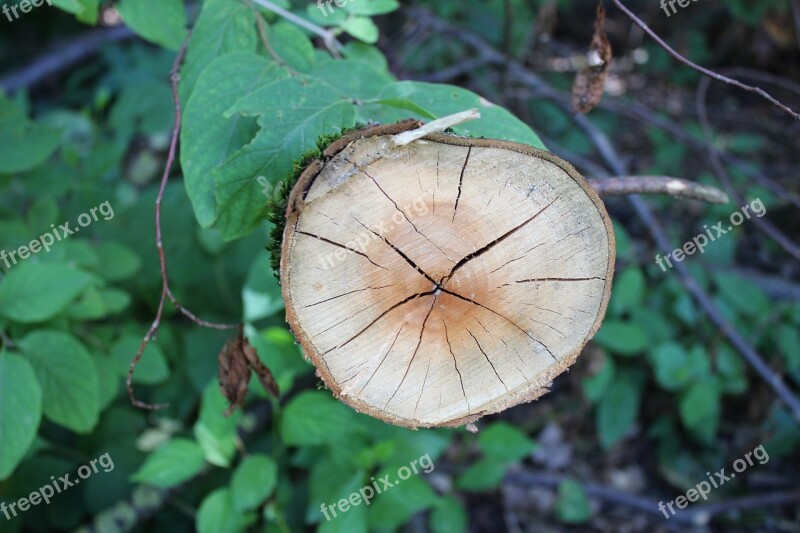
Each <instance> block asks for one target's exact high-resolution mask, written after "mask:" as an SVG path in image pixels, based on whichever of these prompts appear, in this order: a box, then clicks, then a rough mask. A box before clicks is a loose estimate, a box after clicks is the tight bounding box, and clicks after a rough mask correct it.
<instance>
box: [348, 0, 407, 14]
mask: <svg viewBox="0 0 800 533" xmlns="http://www.w3.org/2000/svg"><path fill="white" fill-rule="evenodd" d="M344 7H345V9H346V10H347V11H349V12H350V13H352V14H354V15H363V16H365V17H374V16H375V15H385V14H386V13H391V12H392V11H395V10H397V9H398V8H399V7H400V3H399V2H397V0H351V1H350V2H348V3H347V4H346V5H345V6H344Z"/></svg>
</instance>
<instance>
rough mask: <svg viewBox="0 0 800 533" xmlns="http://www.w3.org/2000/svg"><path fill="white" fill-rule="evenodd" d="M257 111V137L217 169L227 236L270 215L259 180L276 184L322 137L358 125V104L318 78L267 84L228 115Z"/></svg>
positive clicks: (243, 231) (221, 222) (248, 228)
mask: <svg viewBox="0 0 800 533" xmlns="http://www.w3.org/2000/svg"><path fill="white" fill-rule="evenodd" d="M235 113H241V114H243V115H246V116H251V115H253V116H254V115H258V116H259V119H258V123H259V125H260V126H261V130H260V131H259V132H258V134H257V135H256V136H255V138H254V139H253V141H252V142H251V143H250V144H248V145H247V146H245V147H244V148H242V149H241V150H239V151H238V152H237V153H235V154H234V155H233V156H231V157H230V158H229V159H228V161H227V162H226V163H225V164H224V165H222V166H221V167H219V168H217V170H216V171H214V183H215V197H216V200H217V206H218V214H219V219H218V220H217V223H216V227H217V228H218V229H219V230H220V231H222V233H223V235H225V237H226V238H228V239H234V238H237V237H241V236H243V235H246V234H247V233H249V232H250V231H252V230H253V228H254V227H255V226H256V224H257V223H258V222H260V221H261V220H263V219H264V218H265V216H266V206H265V205H264V198H263V195H262V194H261V186H260V185H259V183H258V182H257V178H258V177H259V176H264V177H266V178H267V181H268V182H270V183H277V182H278V181H279V180H281V179H284V178H285V177H287V176H288V175H289V173H290V172H291V170H292V167H293V162H294V160H295V159H297V158H299V157H300V156H301V155H302V154H303V153H305V152H307V151H308V150H310V149H311V148H314V147H315V146H316V141H317V139H318V138H319V137H321V136H322V135H323V134H326V133H332V132H334V131H337V130H340V129H342V128H348V127H352V126H353V125H354V124H355V106H354V105H353V103H352V102H350V101H349V100H346V99H344V98H342V97H341V96H340V95H339V94H337V93H335V92H332V91H331V89H330V87H329V86H328V85H327V84H325V83H321V82H318V81H316V80H313V79H311V80H305V79H299V78H297V77H294V78H288V79H282V80H278V81H275V82H273V83H269V84H267V85H264V86H262V87H261V88H260V89H258V90H256V91H254V92H253V93H251V94H249V95H248V96H246V97H244V98H242V99H240V100H239V101H238V102H237V103H236V104H235V105H234V106H233V107H231V109H229V110H228V112H227V113H226V114H225V115H226V116H232V115H234V114H235Z"/></svg>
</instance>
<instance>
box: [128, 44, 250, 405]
mask: <svg viewBox="0 0 800 533" xmlns="http://www.w3.org/2000/svg"><path fill="white" fill-rule="evenodd" d="M190 36H191V31H190V32H189V34H188V35H187V36H186V39H185V40H184V41H183V45H181V49H180V51H179V52H178V55H177V56H175V61H174V62H173V63H172V69H171V70H170V75H169V77H170V81H171V83H172V101H173V103H174V105H175V123H174V126H173V128H172V137H171V140H170V145H169V153H168V155H167V162H166V164H165V165H164V174H163V175H162V176H161V186H160V187H159V189H158V196H157V197H156V204H155V206H156V209H155V217H156V248H157V249H158V258H159V262H160V264H161V299H160V300H159V303H158V310H157V311H156V317H155V319H153V323H152V324H151V325H150V329H148V330H147V333H146V334H145V336H144V338H143V339H142V343H141V344H140V345H139V351H138V352H137V353H136V357H134V359H133V361H131V365H130V368H129V369H128V377H127V379H126V381H125V384H126V386H127V389H128V397H129V398H130V400H131V404H133V405H134V406H135V407H139V408H142V409H161V408H163V407H166V406H167V404H148V403H145V402H142V401H141V400H139V399H138V398H136V395H135V394H134V392H133V373H134V371H135V370H136V365H138V364H139V361H140V360H141V358H142V354H143V353H144V350H145V348H146V347H147V344H148V343H149V342H150V341H151V340H152V339H153V337H155V335H156V333H157V332H158V327H159V325H160V324H161V316H162V314H163V312H164V302H165V300H166V299H167V298H169V301H170V302H172V304H173V305H175V307H177V308H178V310H179V311H180V312H181V313H183V315H185V316H186V317H188V318H189V319H190V320H191V321H192V322H194V323H195V324H198V325H200V326H204V327H207V328H212V329H220V330H229V329H241V325H240V324H215V323H213V322H208V321H205V320H201V319H199V318H197V316H195V315H194V313H192V312H191V311H189V310H188V309H186V308H185V307H184V306H183V305H181V304H180V303H179V302H178V300H177V299H176V298H175V296H174V295H173V294H172V290H171V289H170V287H169V278H168V276H167V259H166V256H165V254H164V244H163V241H162V239H161V202H162V201H163V198H164V190H165V189H166V187H167V181H168V180H169V173H170V170H171V169H172V163H173V162H174V161H175V153H176V151H177V146H178V137H179V134H180V130H181V102H180V97H179V96H178V84H179V82H180V78H181V76H180V69H181V64H182V63H183V58H184V56H185V55H186V47H187V45H188V44H189V37H190Z"/></svg>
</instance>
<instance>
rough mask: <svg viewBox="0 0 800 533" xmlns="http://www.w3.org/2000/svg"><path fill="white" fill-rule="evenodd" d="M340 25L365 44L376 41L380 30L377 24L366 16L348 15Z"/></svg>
mask: <svg viewBox="0 0 800 533" xmlns="http://www.w3.org/2000/svg"><path fill="white" fill-rule="evenodd" d="M341 27H342V29H343V30H344V31H346V32H347V33H349V34H350V35H352V36H353V37H355V38H356V39H358V40H359V41H364V42H365V43H367V44H375V43H376V42H378V36H379V35H380V30H379V29H378V26H377V25H376V24H375V23H374V22H372V19H371V18H368V17H348V18H347V19H346V20H345V21H344V22H342V24H341Z"/></svg>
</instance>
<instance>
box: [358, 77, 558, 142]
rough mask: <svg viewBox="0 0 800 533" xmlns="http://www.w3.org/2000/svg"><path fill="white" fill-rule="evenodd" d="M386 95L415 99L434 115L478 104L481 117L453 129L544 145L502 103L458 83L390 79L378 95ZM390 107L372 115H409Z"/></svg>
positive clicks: (388, 119)
mask: <svg viewBox="0 0 800 533" xmlns="http://www.w3.org/2000/svg"><path fill="white" fill-rule="evenodd" d="M387 98H401V99H404V100H408V101H411V102H414V103H415V104H417V105H418V106H420V107H422V108H423V109H427V110H428V111H429V112H430V113H432V114H434V115H435V116H436V117H443V116H446V115H451V114H453V113H459V112H461V111H466V110H467V109H471V108H477V109H478V110H479V111H480V113H481V118H480V119H478V120H473V121H471V122H467V123H466V124H462V125H461V126H458V127H456V128H455V131H456V133H459V134H461V135H468V136H471V137H487V138H490V139H502V140H506V141H514V142H518V143H523V144H528V145H530V146H533V147H535V148H541V149H546V148H545V146H544V144H542V141H541V140H540V139H539V137H538V136H537V135H536V134H535V133H534V132H533V131H532V130H531V129H530V128H529V127H528V126H527V125H526V124H525V123H524V122H522V121H521V120H519V119H518V118H516V117H515V116H514V115H512V114H511V113H509V112H508V111H506V110H505V109H503V108H502V107H500V106H498V105H496V104H493V103H492V102H489V101H488V100H486V99H484V98H482V97H480V96H478V95H477V94H475V93H473V92H471V91H468V90H466V89H462V88H460V87H455V86H452V85H442V84H436V83H424V82H417V81H401V82H397V83H393V84H392V85H389V86H388V87H386V88H385V89H384V90H383V91H381V94H380V96H379V99H387ZM391 111H392V112H388V111H387V110H386V109H383V110H381V109H377V110H374V111H373V115H374V116H373V118H375V119H376V120H380V121H381V122H392V121H396V120H400V119H403V118H409V116H408V113H399V112H397V110H391Z"/></svg>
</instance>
